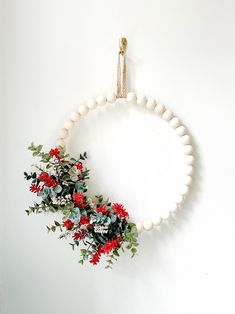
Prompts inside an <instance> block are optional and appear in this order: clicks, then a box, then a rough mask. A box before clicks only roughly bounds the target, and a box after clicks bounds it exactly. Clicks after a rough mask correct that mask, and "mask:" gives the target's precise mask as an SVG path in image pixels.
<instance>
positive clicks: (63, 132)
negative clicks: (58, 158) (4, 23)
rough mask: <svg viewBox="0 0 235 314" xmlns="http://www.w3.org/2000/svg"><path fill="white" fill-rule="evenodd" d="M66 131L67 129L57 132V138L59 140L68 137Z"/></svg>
mask: <svg viewBox="0 0 235 314" xmlns="http://www.w3.org/2000/svg"><path fill="white" fill-rule="evenodd" d="M68 134H69V132H68V130H67V129H61V130H60V132H59V137H60V138H61V139H65V138H66V137H68Z"/></svg>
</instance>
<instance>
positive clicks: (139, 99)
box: [56, 93, 194, 232]
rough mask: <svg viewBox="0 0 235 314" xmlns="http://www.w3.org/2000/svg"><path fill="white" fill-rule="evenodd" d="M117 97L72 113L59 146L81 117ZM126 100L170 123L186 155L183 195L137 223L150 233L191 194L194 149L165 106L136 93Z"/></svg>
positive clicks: (92, 101)
mask: <svg viewBox="0 0 235 314" xmlns="http://www.w3.org/2000/svg"><path fill="white" fill-rule="evenodd" d="M116 99H117V98H116V95H115V94H114V93H109V94H107V95H106V96H98V97H97V98H90V99H88V100H87V101H86V103H83V104H81V105H80V106H79V107H78V110H77V111H74V112H72V113H71V115H70V118H69V119H68V120H66V121H65V123H64V127H63V128H62V129H61V130H60V132H59V137H58V139H57V142H56V145H57V146H63V147H64V146H65V140H66V138H67V137H68V135H69V132H70V130H71V129H72V128H73V126H74V124H75V123H76V122H77V121H78V120H79V118H80V116H84V115H86V114H87V113H88V112H89V110H93V109H95V108H96V107H97V106H103V105H105V104H108V103H114V102H115V101H116ZM126 100H127V102H128V103H136V104H137V105H140V106H144V107H146V108H147V109H149V110H152V111H153V112H154V113H156V114H157V115H158V116H160V117H162V119H163V120H165V121H166V122H168V123H169V125H170V126H171V127H172V128H173V129H174V130H175V133H176V134H177V135H178V136H179V137H180V139H181V142H182V145H183V152H184V154H185V164H186V166H185V173H184V186H183V188H182V190H181V193H180V194H179V195H178V197H177V199H176V200H175V203H173V205H172V207H170V208H169V210H167V211H165V212H164V213H163V214H161V216H158V217H155V218H153V219H152V220H145V221H143V222H137V223H136V226H137V229H138V231H139V232H141V231H142V230H146V231H150V230H152V229H153V227H157V226H159V225H160V224H161V223H162V222H165V221H166V220H167V219H168V218H169V217H170V215H171V214H173V213H175V211H177V209H179V208H180V207H181V205H182V204H183V202H184V199H185V197H186V195H187V194H188V192H189V187H190V185H191V183H192V174H193V170H194V168H193V164H194V156H193V147H192V145H191V138H190V136H189V135H188V134H187V130H186V128H185V127H184V126H183V125H182V123H181V122H180V120H179V119H178V118H177V117H176V116H175V114H174V113H173V112H172V111H171V110H169V109H167V108H166V107H165V106H164V105H163V104H160V103H157V102H156V100H155V99H153V98H151V99H147V98H146V97H145V96H143V95H138V96H137V95H136V94H135V93H128V94H127V97H126Z"/></svg>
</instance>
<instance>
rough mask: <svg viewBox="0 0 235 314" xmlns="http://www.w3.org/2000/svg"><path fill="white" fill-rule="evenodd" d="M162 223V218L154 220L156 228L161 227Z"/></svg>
mask: <svg viewBox="0 0 235 314" xmlns="http://www.w3.org/2000/svg"><path fill="white" fill-rule="evenodd" d="M161 222H162V218H161V217H160V216H158V217H155V218H153V224H154V226H159V225H160V224H161Z"/></svg>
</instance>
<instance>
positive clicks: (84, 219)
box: [79, 216, 90, 225]
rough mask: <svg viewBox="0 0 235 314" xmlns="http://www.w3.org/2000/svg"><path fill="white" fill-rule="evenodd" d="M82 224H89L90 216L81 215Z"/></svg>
mask: <svg viewBox="0 0 235 314" xmlns="http://www.w3.org/2000/svg"><path fill="white" fill-rule="evenodd" d="M79 223H80V225H88V224H89V223H90V218H89V217H86V216H81V218H80V222H79Z"/></svg>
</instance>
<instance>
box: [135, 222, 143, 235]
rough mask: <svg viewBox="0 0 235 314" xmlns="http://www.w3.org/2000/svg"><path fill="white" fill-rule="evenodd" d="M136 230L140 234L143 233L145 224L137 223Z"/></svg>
mask: <svg viewBox="0 0 235 314" xmlns="http://www.w3.org/2000/svg"><path fill="white" fill-rule="evenodd" d="M136 229H137V231H138V232H139V233H140V232H141V231H143V224H142V222H137V223H136Z"/></svg>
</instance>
